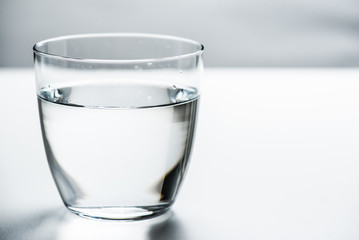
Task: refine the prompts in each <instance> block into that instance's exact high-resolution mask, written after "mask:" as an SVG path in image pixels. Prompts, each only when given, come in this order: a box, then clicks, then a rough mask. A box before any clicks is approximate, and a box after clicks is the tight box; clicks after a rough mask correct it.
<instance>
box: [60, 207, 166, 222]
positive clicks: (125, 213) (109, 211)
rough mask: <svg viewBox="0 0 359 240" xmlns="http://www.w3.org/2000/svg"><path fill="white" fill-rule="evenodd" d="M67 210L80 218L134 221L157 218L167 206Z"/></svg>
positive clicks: (71, 208)
mask: <svg viewBox="0 0 359 240" xmlns="http://www.w3.org/2000/svg"><path fill="white" fill-rule="evenodd" d="M67 208H68V209H69V210H70V211H71V212H73V213H75V214H76V215H79V216H81V217H85V218H90V219H102V220H123V221H136V220H144V219H149V218H153V217H157V216H159V215H162V214H163V213H165V212H167V211H168V210H169V209H170V207H169V206H163V205H161V206H151V207H88V208H86V207H72V206H67Z"/></svg>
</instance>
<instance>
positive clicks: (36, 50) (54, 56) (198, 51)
mask: <svg viewBox="0 0 359 240" xmlns="http://www.w3.org/2000/svg"><path fill="white" fill-rule="evenodd" d="M101 37H143V38H157V39H169V40H174V41H179V42H187V43H191V44H193V45H196V46H197V47H198V49H196V51H193V52H190V53H185V54H180V55H173V56H169V57H159V58H144V59H96V58H80V57H69V56H64V55H59V54H52V53H48V52H46V51H41V50H40V49H39V47H41V46H44V45H45V44H48V43H52V42H57V41H62V40H67V39H80V38H101ZM32 49H33V52H34V53H35V54H37V55H40V56H44V57H48V58H52V59H61V60H65V61H76V62H93V63H137V62H138V63H141V62H163V61H173V60H179V59H182V58H187V57H193V56H199V55H201V54H202V53H203V51H204V46H203V45H202V44H201V43H199V42H197V41H194V40H191V39H188V38H182V37H176V36H171V35H162V34H150V33H89V34H74V35H66V36H61V37H55V38H49V39H46V40H43V41H40V42H38V43H36V44H35V45H34V46H33V48H32Z"/></svg>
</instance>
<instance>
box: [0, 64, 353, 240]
mask: <svg viewBox="0 0 359 240" xmlns="http://www.w3.org/2000/svg"><path fill="white" fill-rule="evenodd" d="M34 83H35V80H34V75H33V72H32V69H0V84H1V86H0V239H1V240H2V239H4V240H7V239H37V240H42V239H58V240H63V239H66V240H72V239H175V240H177V239H178V240H179V239H186V240H187V239H189V240H192V239H196V240H197V239H248V240H252V239H316V240H317V239H340V240H346V239H358V238H359V228H358V227H357V226H358V225H359V174H358V173H359V147H358V146H359V94H358V93H359V69H255V68H254V69H226V68H218V69H206V71H205V79H204V81H203V91H202V92H203V93H202V96H201V106H200V115H199V122H198V128H197V135H196V141H195V147H194V152H193V155H192V159H191V164H190V167H189V171H188V173H187V176H186V179H185V181H184V184H183V186H182V188H181V191H180V193H179V195H178V198H177V201H176V203H175V204H174V206H173V208H172V211H171V212H170V214H167V215H166V216H164V217H162V218H159V219H154V220H146V221H140V222H132V223H123V222H120V223H119V222H108V221H94V220H88V219H83V218H81V217H78V216H75V215H73V214H72V213H70V212H68V211H67V210H66V209H65V207H64V206H63V205H62V202H61V200H60V197H59V194H58V193H57V190H56V187H55V184H54V182H53V180H52V177H51V174H50V171H49V169H48V166H47V162H46V157H45V153H44V149H43V145H42V139H41V132H40V124H39V119H38V112H37V102H36V95H35V84H34Z"/></svg>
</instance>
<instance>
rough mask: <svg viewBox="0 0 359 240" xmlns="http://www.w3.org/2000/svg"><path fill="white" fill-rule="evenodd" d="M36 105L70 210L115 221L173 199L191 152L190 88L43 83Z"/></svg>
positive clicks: (193, 99)
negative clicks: (55, 85) (55, 84)
mask: <svg viewBox="0 0 359 240" xmlns="http://www.w3.org/2000/svg"><path fill="white" fill-rule="evenodd" d="M38 104H39V110H40V119H41V125H42V132H43V139H44V144H45V149H46V154H47V158H48V161H49V165H50V169H51V171H52V174H53V177H54V179H55V182H56V184H57V187H58V189H59V192H60V194H61V197H62V199H63V201H64V203H65V204H66V205H67V206H68V207H69V208H70V209H71V210H73V211H74V212H77V213H80V214H83V215H85V216H90V217H91V216H95V217H100V218H111V219H113V218H114V219H116V218H119V219H121V218H127V217H128V218H131V217H133V216H134V215H136V214H137V215H138V216H145V215H150V214H153V213H156V212H159V211H162V210H163V209H167V208H168V207H169V206H170V205H171V204H172V203H173V201H174V199H175V196H176V194H177V191H178V188H179V186H180V184H181V181H182V179H183V176H184V173H185V170H186V168H187V164H188V161H189V157H190V152H191V147H192V141H193V134H194V128H195V122H196V113H197V104H198V93H197V91H196V89H178V88H176V87H175V86H169V87H160V86H146V85H129V84H127V85H114V84H108V85H84V86H67V87H62V88H51V87H49V88H44V89H42V90H40V91H39V93H38Z"/></svg>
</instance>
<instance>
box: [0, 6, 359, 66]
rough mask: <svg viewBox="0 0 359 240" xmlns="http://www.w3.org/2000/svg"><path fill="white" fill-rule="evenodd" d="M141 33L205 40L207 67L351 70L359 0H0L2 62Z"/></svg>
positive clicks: (25, 62) (358, 40)
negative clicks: (73, 41) (41, 46)
mask: <svg viewBox="0 0 359 240" xmlns="http://www.w3.org/2000/svg"><path fill="white" fill-rule="evenodd" d="M95 32H145V33H159V34H169V35H175V36H181V37H186V38H191V39H194V40H197V41H200V42H201V43H203V44H204V45H205V64H206V66H207V67H357V66H359V1H357V0H295V1H287V0H272V1H267V0H256V1H253V0H226V1H219V0H211V1H204V0H182V1H166V0H152V1H143V0H131V1H122V0H101V1H98V0H96V1H95V0H76V1H70V0H61V1H54V0H32V1H28V0H15V1H14V0H0V67H30V66H32V46H33V45H34V44H35V43H36V42H38V41H41V40H44V39H47V38H51V37H57V36H62V35H69V34H79V33H95Z"/></svg>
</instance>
